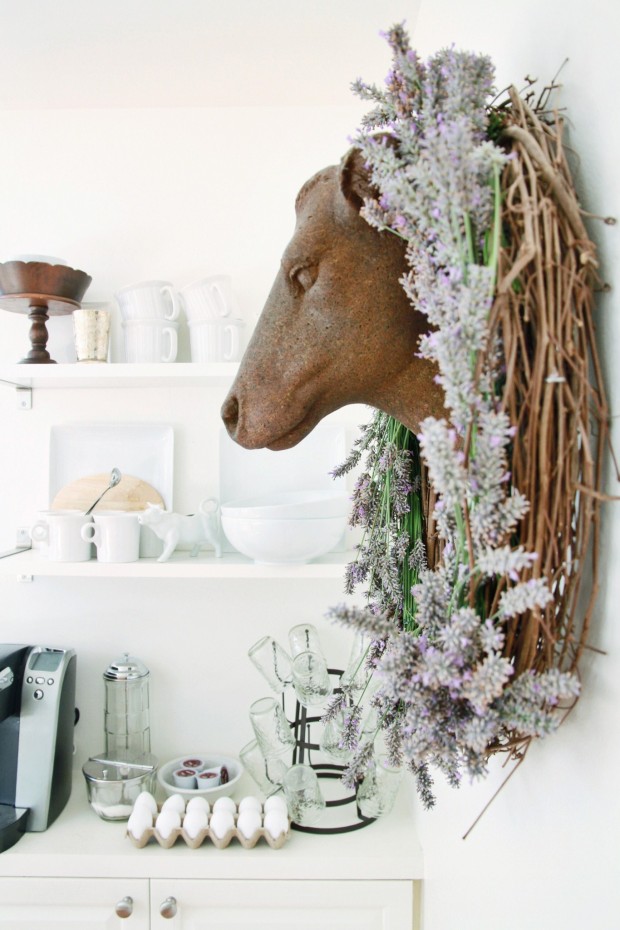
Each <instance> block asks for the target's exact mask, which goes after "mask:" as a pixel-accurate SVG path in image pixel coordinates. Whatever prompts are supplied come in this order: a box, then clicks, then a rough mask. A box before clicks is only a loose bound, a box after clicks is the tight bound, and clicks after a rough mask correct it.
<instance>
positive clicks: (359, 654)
mask: <svg viewBox="0 0 620 930" xmlns="http://www.w3.org/2000/svg"><path fill="white" fill-rule="evenodd" d="M369 646H370V640H369V639H368V637H366V636H364V634H363V633H356V634H355V637H354V639H353V645H352V647H351V653H350V655H349V661H348V663H347V667H346V669H345V670H344V672H343V673H342V677H341V679H340V684H342V685H345V686H346V687H348V688H349V689H350V691H351V692H352V693H354V694H355V693H357V692H359V691H362V690H363V689H364V687H365V685H366V682H367V681H368V677H369V674H370V673H369V671H368V669H367V668H366V655H367V653H368V648H369Z"/></svg>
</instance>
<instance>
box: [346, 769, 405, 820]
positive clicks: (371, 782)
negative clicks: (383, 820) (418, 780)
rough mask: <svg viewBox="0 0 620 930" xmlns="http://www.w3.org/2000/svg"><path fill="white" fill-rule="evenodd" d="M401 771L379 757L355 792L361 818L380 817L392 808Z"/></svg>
mask: <svg viewBox="0 0 620 930" xmlns="http://www.w3.org/2000/svg"><path fill="white" fill-rule="evenodd" d="M402 775H403V770H402V768H400V767H397V766H394V765H390V762H389V760H388V758H387V756H379V757H378V759H377V760H376V764H375V767H374V768H373V769H371V770H370V771H369V772H368V774H367V775H366V777H365V778H364V780H363V782H362V783H361V785H360V786H359V788H358V791H357V806H358V807H359V810H360V813H361V814H362V816H363V817H380V816H381V814H389V812H390V811H391V810H392V808H393V807H394V801H395V800H396V795H397V794H398V789H399V787H400V782H401V778H402Z"/></svg>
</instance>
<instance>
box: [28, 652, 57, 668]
mask: <svg viewBox="0 0 620 930" xmlns="http://www.w3.org/2000/svg"><path fill="white" fill-rule="evenodd" d="M63 655H64V653H63V652H35V654H34V655H33V656H32V658H31V660H30V665H29V666H28V668H29V669H31V670H32V671H33V672H55V671H56V669H57V668H58V666H59V665H60V663H61V662H62V657H63Z"/></svg>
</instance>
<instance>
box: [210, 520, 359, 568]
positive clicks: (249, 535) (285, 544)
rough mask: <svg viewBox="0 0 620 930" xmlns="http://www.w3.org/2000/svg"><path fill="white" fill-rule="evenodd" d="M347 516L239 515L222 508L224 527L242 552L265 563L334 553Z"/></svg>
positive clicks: (311, 557)
mask: <svg viewBox="0 0 620 930" xmlns="http://www.w3.org/2000/svg"><path fill="white" fill-rule="evenodd" d="M345 527H346V520H345V518H344V517H317V518H313V517H299V518H292V519H288V520H286V519H282V520H278V519H274V518H273V517H258V518H256V519H253V518H251V517H235V516H231V515H230V514H227V513H224V511H223V510H222V529H223V530H224V533H225V534H226V538H227V539H228V541H229V543H230V544H231V545H232V546H234V547H235V549H237V550H238V551H239V552H241V553H242V555H246V556H248V558H250V559H254V561H255V562H261V563H265V564H270V563H273V564H275V563H282V562H307V561H308V560H309V559H316V558H318V557H319V556H321V555H325V553H326V552H330V551H331V550H332V549H333V548H334V547H335V546H337V545H338V543H339V542H340V540H341V539H342V534H343V533H344V530H345Z"/></svg>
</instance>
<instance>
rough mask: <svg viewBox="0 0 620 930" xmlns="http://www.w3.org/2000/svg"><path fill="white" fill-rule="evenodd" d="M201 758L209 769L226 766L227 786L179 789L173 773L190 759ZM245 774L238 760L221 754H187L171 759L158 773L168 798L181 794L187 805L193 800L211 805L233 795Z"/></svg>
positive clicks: (158, 778) (158, 779)
mask: <svg viewBox="0 0 620 930" xmlns="http://www.w3.org/2000/svg"><path fill="white" fill-rule="evenodd" d="M196 756H200V758H201V759H203V760H204V762H205V765H206V767H207V768H215V767H216V766H218V765H225V766H226V768H227V769H228V781H227V782H226V784H225V785H218V786H217V787H216V788H200V789H199V788H179V787H178V786H177V785H175V784H174V782H173V780H172V773H173V772H174V771H176V769H178V768H179V766H180V765H182V763H183V762H184V761H185V760H186V759H189V758H192V757H196ZM242 774H243V766H242V765H241V763H240V762H239V760H238V759H235V758H234V757H233V756H224V755H222V754H221V753H205V752H199V753H187V752H186V753H185V755H183V756H178V757H177V758H176V759H171V760H170V762H166V763H165V765H162V766H161V767H160V769H159V771H158V772H157V781H158V782H159V784H160V785H161V786H162V788H163V789H164V791H165V793H166V796H167V797H170V796H171V795H173V794H180V795H181V797H182V798H184V799H185V802H186V803H187V802H188V801H189V800H191V798H206V799H207V801H209V802H210V803H211V802H213V801H214V800H215V799H216V798H219V797H225V796H228V795H231V794H232V793H233V791H234V790H235V788H236V787H237V783H238V781H239V779H240V778H241V776H242Z"/></svg>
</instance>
